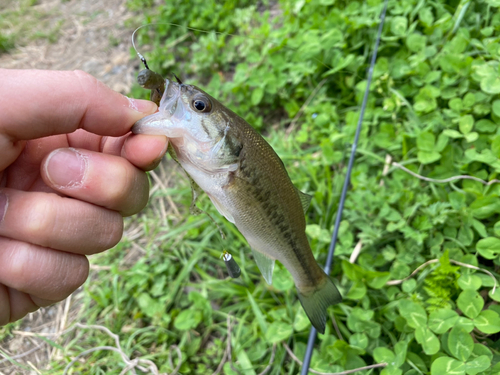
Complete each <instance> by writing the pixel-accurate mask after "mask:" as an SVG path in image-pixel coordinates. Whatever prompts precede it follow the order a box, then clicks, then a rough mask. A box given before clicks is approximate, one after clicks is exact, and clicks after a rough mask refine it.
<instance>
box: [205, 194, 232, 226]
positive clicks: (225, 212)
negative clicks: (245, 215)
mask: <svg viewBox="0 0 500 375" xmlns="http://www.w3.org/2000/svg"><path fill="white" fill-rule="evenodd" d="M208 197H209V198H210V200H211V201H212V203H213V204H214V206H215V208H216V209H217V211H219V213H220V214H221V215H222V216H224V217H225V218H226V219H227V220H228V221H229V222H231V223H233V224H234V217H233V215H231V214H230V213H229V211H228V210H227V209H226V208H225V207H224V206H223V205H222V204H221V203H220V202H219V201H218V200H217V199H215V198H214V197H212V196H210V195H208Z"/></svg>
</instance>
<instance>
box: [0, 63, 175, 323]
mask: <svg viewBox="0 0 500 375" xmlns="http://www.w3.org/2000/svg"><path fill="white" fill-rule="evenodd" d="M156 109H157V107H156V105H155V104H154V103H152V102H149V101H144V100H133V99H128V98H126V97H124V96H122V95H120V94H118V93H116V92H114V91H112V90H111V89H109V88H108V87H106V86H105V85H104V84H102V83H100V82H99V81H97V80H96V79H95V78H93V77H92V76H90V75H88V74H87V73H84V72H79V71H74V72H56V71H52V72H51V71H41V70H38V71H37V70H5V69H0V325H3V324H6V323H8V322H12V321H15V320H17V319H20V318H21V317H23V316H24V315H26V314H27V313H28V312H32V311H35V310H37V309H38V308H39V307H41V306H47V305H50V304H52V303H54V302H57V301H60V300H62V299H64V298H66V297H67V296H68V295H69V294H71V293H72V292H73V291H74V290H76V288H78V287H79V286H80V285H81V284H82V283H83V282H84V281H85V279H86V278H87V275H88V269H89V264H88V260H87V258H86V256H85V255H89V254H94V253H96V252H100V251H104V250H106V249H109V248H111V247H113V246H114V245H116V244H117V243H118V241H119V240H120V238H121V236H122V232H123V220H122V216H127V215H133V214H135V213H137V212H139V211H140V210H141V209H142V208H143V207H144V206H145V205H146V203H147V200H148V188H149V186H148V185H149V183H148V179H147V176H146V173H145V172H144V170H150V169H153V168H154V167H155V166H156V165H157V164H158V163H159V162H160V160H161V157H162V156H163V154H164V153H165V151H166V147H167V141H166V138H165V137H163V136H144V135H131V134H127V133H128V132H129V130H130V128H131V127H132V125H133V124H134V122H136V121H137V120H139V119H140V118H142V117H144V116H146V115H148V114H151V113H154V112H155V111H156Z"/></svg>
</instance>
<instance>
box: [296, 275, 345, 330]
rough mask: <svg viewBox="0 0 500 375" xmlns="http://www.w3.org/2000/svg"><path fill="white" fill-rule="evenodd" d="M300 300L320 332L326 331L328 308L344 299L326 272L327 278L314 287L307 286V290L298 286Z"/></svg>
mask: <svg viewBox="0 0 500 375" xmlns="http://www.w3.org/2000/svg"><path fill="white" fill-rule="evenodd" d="M297 292H298V294H299V300H300V303H301V304H302V307H303V308H304V311H305V312H306V315H307V317H308V318H309V320H310V321H311V323H312V325H313V326H314V328H316V329H317V330H318V332H319V333H325V324H326V309H327V308H328V306H330V305H336V304H337V303H340V302H341V301H342V296H341V295H340V292H339V290H338V289H337V287H336V286H335V285H334V284H333V282H332V280H330V278H329V277H328V276H327V275H326V274H325V278H324V279H323V280H321V283H319V284H318V286H316V287H314V288H307V292H305V291H301V290H300V289H299V288H298V287H297Z"/></svg>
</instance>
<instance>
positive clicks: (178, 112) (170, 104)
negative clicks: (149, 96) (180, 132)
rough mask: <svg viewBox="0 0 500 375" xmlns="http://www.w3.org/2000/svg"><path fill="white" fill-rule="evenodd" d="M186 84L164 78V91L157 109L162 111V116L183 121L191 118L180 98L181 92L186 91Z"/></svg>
mask: <svg viewBox="0 0 500 375" xmlns="http://www.w3.org/2000/svg"><path fill="white" fill-rule="evenodd" d="M186 86H187V85H184V84H182V83H180V84H179V83H177V82H173V81H171V80H169V79H166V80H165V91H164V92H163V96H162V98H161V101H160V107H159V111H160V112H162V113H163V116H164V117H166V118H170V119H171V120H173V121H184V120H189V119H190V118H191V114H190V113H189V110H188V108H186V107H187V106H186V105H185V104H184V102H183V100H182V94H183V93H184V92H185V91H186V90H185V89H186Z"/></svg>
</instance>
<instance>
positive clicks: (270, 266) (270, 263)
mask: <svg viewBox="0 0 500 375" xmlns="http://www.w3.org/2000/svg"><path fill="white" fill-rule="evenodd" d="M251 249H252V255H253V257H254V259H255V263H257V267H259V270H260V273H261V274H262V276H264V280H266V282H267V283H268V284H269V285H271V284H272V283H273V270H274V263H275V260H274V259H271V258H269V257H268V256H267V255H265V254H262V253H259V252H258V251H257V250H254V249H253V248H251Z"/></svg>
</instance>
